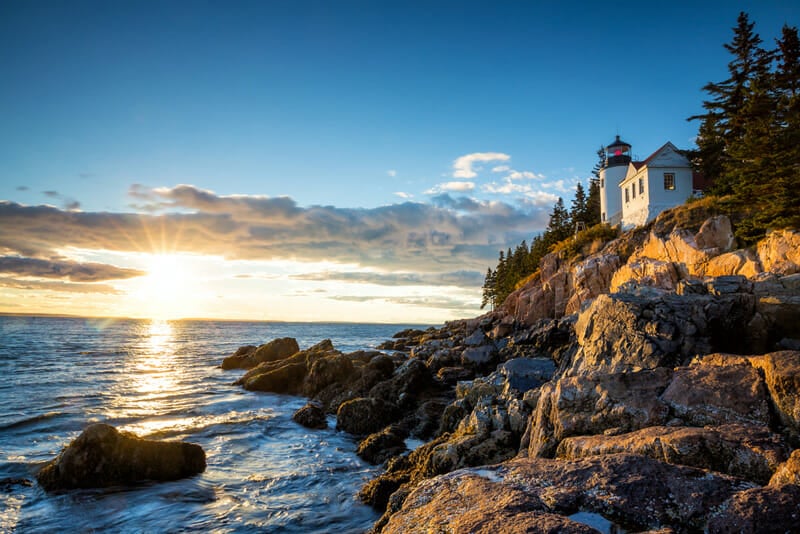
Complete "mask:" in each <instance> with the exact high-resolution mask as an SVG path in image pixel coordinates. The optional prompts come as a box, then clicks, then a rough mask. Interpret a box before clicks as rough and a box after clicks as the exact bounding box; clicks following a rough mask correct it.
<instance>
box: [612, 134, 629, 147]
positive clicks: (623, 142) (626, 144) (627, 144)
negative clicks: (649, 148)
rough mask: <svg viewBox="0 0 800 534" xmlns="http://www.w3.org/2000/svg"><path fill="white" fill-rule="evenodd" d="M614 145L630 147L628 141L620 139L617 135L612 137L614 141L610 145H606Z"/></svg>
mask: <svg viewBox="0 0 800 534" xmlns="http://www.w3.org/2000/svg"><path fill="white" fill-rule="evenodd" d="M614 146H626V147H628V148H630V146H631V145H630V143H626V142H625V141H623V140H622V139H620V138H619V136H617V137H616V139H614V142H613V143H611V144H610V145H608V148H611V147H614Z"/></svg>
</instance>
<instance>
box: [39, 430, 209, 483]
mask: <svg viewBox="0 0 800 534" xmlns="http://www.w3.org/2000/svg"><path fill="white" fill-rule="evenodd" d="M205 468H206V455H205V452H204V451H203V449H202V448H201V447H200V445H196V444H194V443H186V442H177V441H151V440H146V439H142V438H139V437H138V436H136V435H134V434H131V433H129V432H120V431H118V430H117V429H116V428H114V427H113V426H110V425H106V424H102V423H97V424H93V425H91V426H89V427H87V428H86V430H84V431H83V433H81V435H80V436H78V437H77V438H76V439H75V440H74V441H73V442H72V443H70V444H69V446H67V447H66V448H65V449H64V450H63V451H62V452H61V454H59V455H58V457H56V458H55V459H54V460H52V461H51V462H50V463H48V464H47V465H45V466H44V467H43V468H42V469H41V470H40V471H39V473H38V475H37V477H36V478H37V480H38V481H39V484H40V485H41V486H42V487H43V488H44V489H45V490H47V491H53V490H60V489H72V488H98V487H107V486H116V485H121V484H133V483H135V482H141V481H145V480H158V481H165V480H177V479H180V478H185V477H189V476H192V475H196V474H198V473H202V472H203V471H205Z"/></svg>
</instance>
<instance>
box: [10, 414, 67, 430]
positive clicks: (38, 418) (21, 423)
mask: <svg viewBox="0 0 800 534" xmlns="http://www.w3.org/2000/svg"><path fill="white" fill-rule="evenodd" d="M63 415H67V414H66V413H65V412H47V413H43V414H39V415H34V416H32V417H26V418H25V419H20V420H18V421H12V422H11V423H7V424H5V425H0V430H11V429H13V428H22V427H25V426H28V425H33V424H36V423H40V422H42V421H47V420H48V419H53V418H55V417H60V416H63Z"/></svg>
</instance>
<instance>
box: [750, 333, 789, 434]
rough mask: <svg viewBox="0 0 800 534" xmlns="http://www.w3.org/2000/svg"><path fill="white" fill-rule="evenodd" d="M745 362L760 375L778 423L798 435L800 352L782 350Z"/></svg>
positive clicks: (751, 358) (752, 357)
mask: <svg viewBox="0 0 800 534" xmlns="http://www.w3.org/2000/svg"><path fill="white" fill-rule="evenodd" d="M798 335H800V334H798ZM748 359H749V361H750V363H751V364H752V365H753V366H754V367H756V368H757V369H759V370H760V371H761V372H762V373H763V375H764V381H765V382H766V385H767V389H768V390H769V394H770V398H771V400H772V404H773V406H774V408H775V412H776V413H777V415H778V417H779V418H780V420H781V422H782V423H783V424H784V425H786V426H787V427H788V428H789V429H790V431H792V432H793V433H795V435H797V434H800V352H798V351H791V350H786V351H780V352H772V353H769V354H764V355H761V356H750V357H749V358H748Z"/></svg>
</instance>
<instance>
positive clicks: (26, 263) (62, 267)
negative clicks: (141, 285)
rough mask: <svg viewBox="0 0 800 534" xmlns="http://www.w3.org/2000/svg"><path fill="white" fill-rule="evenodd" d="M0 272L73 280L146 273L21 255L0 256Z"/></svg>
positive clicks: (97, 279) (101, 280) (107, 278)
mask: <svg viewBox="0 0 800 534" xmlns="http://www.w3.org/2000/svg"><path fill="white" fill-rule="evenodd" d="M0 272H3V273H12V274H15V275H17V276H33V277H37V278H63V279H66V280H71V281H73V282H103V281H106V280H119V279H124V278H133V277H135V276H142V275H145V274H147V273H145V272H144V271H139V270H137V269H124V268H122V267H116V266H114V265H107V264H105V263H79V262H76V261H73V260H66V259H59V260H47V259H41V258H26V257H21V256H0Z"/></svg>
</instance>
